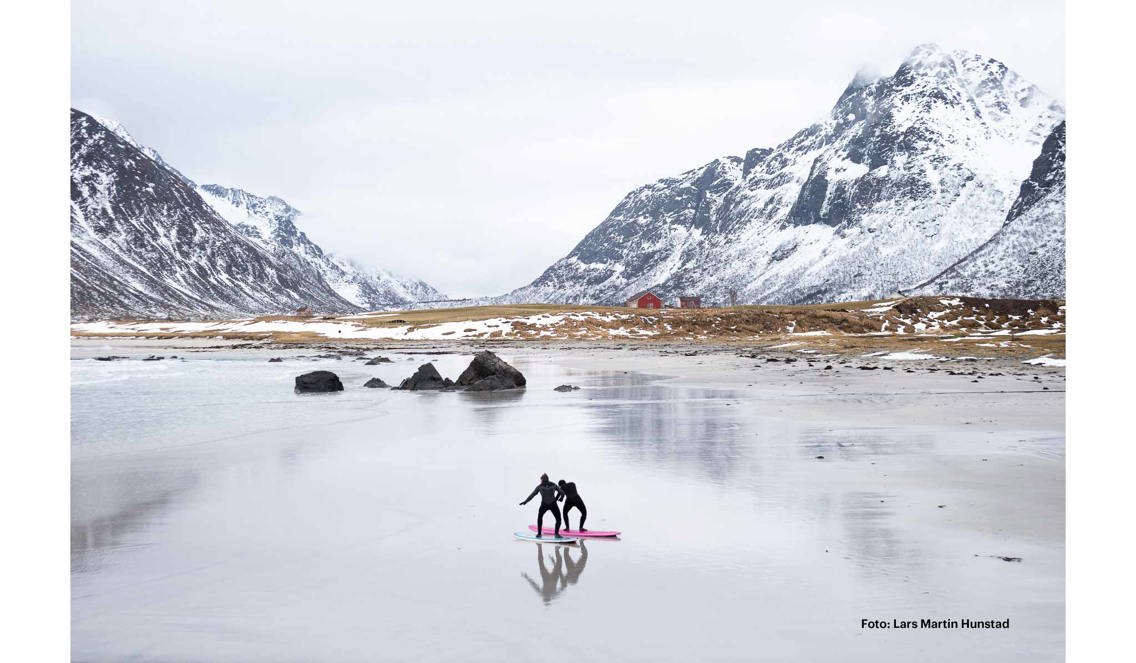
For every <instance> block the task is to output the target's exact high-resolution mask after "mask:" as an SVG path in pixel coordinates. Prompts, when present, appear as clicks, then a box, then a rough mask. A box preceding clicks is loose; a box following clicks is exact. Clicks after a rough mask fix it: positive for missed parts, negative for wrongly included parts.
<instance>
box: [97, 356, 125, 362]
mask: <svg viewBox="0 0 1136 663" xmlns="http://www.w3.org/2000/svg"><path fill="white" fill-rule="evenodd" d="M119 359H126V357H119V356H118V355H109V356H106V357H95V361H118V360H119Z"/></svg>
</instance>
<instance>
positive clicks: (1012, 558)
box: [996, 555, 1022, 562]
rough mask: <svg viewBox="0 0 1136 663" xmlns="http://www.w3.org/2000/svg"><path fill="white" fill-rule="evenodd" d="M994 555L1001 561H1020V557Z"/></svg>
mask: <svg viewBox="0 0 1136 663" xmlns="http://www.w3.org/2000/svg"><path fill="white" fill-rule="evenodd" d="M996 557H997V558H998V559H1000V560H1002V561H1003V562H1020V561H1022V558H1021V557H1007V556H1006V555H996Z"/></svg>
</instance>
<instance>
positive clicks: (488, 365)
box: [457, 350, 525, 391]
mask: <svg viewBox="0 0 1136 663" xmlns="http://www.w3.org/2000/svg"><path fill="white" fill-rule="evenodd" d="M489 377H499V378H501V380H499V381H495V382H492V383H489V384H494V385H507V386H495V387H489V388H492V389H513V388H515V387H523V386H525V376H524V375H522V374H521V372H520V371H518V370H517V369H515V368H513V367H512V366H510V365H509V364H508V363H506V362H505V361H504V360H502V359H501V358H500V357H498V356H497V355H495V354H493V353H492V352H490V351H489V350H482V351H481V352H478V353H477V354H476V355H474V356H473V361H471V362H470V363H469V367H468V368H466V369H465V370H464V371H462V374H461V375H459V376H458V381H457V384H458V386H461V387H472V386H473V385H474V384H476V383H478V382H480V381H482V380H484V379H486V378H489ZM485 388H486V387H482V388H481V389H477V390H476V391H482V390H484V389H485Z"/></svg>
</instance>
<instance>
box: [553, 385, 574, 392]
mask: <svg viewBox="0 0 1136 663" xmlns="http://www.w3.org/2000/svg"><path fill="white" fill-rule="evenodd" d="M578 389H579V387H577V386H576V385H574V384H562V385H560V386H559V387H556V388H555V389H553V391H576V390H578Z"/></svg>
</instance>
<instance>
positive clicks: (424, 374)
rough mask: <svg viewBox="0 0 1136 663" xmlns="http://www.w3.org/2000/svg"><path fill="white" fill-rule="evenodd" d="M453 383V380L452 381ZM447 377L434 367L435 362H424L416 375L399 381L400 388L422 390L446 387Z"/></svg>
mask: <svg viewBox="0 0 1136 663" xmlns="http://www.w3.org/2000/svg"><path fill="white" fill-rule="evenodd" d="M450 384H451V385H452V384H453V382H450ZM446 386H447V385H446V379H444V378H443V377H442V375H441V374H440V373H438V369H436V368H434V364H422V365H421V366H419V367H418V370H417V371H415V372H414V375H411V376H410V377H408V378H406V379H405V380H403V381H402V382H401V383H399V385H398V388H399V389H406V390H409V391H422V390H426V389H444V388H446Z"/></svg>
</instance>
